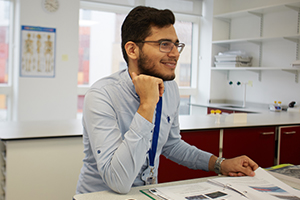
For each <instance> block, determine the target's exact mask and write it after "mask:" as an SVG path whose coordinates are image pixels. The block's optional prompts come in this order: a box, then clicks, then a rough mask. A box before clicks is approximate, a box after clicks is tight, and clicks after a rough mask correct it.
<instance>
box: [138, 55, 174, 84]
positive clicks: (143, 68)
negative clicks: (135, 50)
mask: <svg viewBox="0 0 300 200" xmlns="http://www.w3.org/2000/svg"><path fill="white" fill-rule="evenodd" d="M156 68H157V67H156V66H155V64H154V63H152V62H151V61H150V59H149V57H148V56H146V55H144V53H143V52H142V51H140V54H139V59H138V69H139V72H140V74H144V75H148V76H154V77H157V78H161V79H162V80H163V81H171V80H174V79H175V73H173V74H171V75H168V74H162V73H160V71H159V70H158V69H156Z"/></svg>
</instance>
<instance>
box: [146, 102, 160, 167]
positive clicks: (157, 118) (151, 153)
mask: <svg viewBox="0 0 300 200" xmlns="http://www.w3.org/2000/svg"><path fill="white" fill-rule="evenodd" d="M161 107H162V97H159V101H158V103H157V105H156V113H155V125H154V132H153V137H152V146H151V149H150V150H149V162H150V163H149V164H150V166H151V167H154V160H155V154H156V149H157V141H158V136H159V127H160V119H161Z"/></svg>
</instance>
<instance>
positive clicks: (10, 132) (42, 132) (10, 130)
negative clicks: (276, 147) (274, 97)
mask: <svg viewBox="0 0 300 200" xmlns="http://www.w3.org/2000/svg"><path fill="white" fill-rule="evenodd" d="M233 115H235V114H231V115H221V116H220V123H216V119H215V117H212V116H209V115H182V116H179V123H180V129H181V130H202V129H203V130H204V129H225V128H238V127H254V126H282V125H300V112H283V111H282V112H272V111H268V112H262V113H259V114H258V113H251V114H249V113H248V114H246V115H244V116H243V118H246V122H243V123H235V122H233V121H230V120H227V119H228V118H230V116H233ZM81 121H82V120H79V119H74V120H56V121H55V120H53V121H23V122H0V130H1V131H0V139H1V140H18V139H37V138H57V137H81V136H82V131H83V128H82V122H81Z"/></svg>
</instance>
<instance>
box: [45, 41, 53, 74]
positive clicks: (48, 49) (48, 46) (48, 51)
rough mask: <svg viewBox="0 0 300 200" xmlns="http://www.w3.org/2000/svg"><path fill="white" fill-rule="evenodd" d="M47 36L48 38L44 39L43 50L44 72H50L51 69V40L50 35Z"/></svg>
mask: <svg viewBox="0 0 300 200" xmlns="http://www.w3.org/2000/svg"><path fill="white" fill-rule="evenodd" d="M47 38H48V40H47V41H45V52H44V55H45V71H46V72H51V71H52V70H53V69H52V64H53V63H52V56H53V47H52V41H51V40H50V39H51V36H50V35H48V36H47Z"/></svg>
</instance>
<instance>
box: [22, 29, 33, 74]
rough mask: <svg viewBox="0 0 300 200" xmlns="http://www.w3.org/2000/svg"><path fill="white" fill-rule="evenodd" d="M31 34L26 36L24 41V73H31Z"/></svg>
mask: <svg viewBox="0 0 300 200" xmlns="http://www.w3.org/2000/svg"><path fill="white" fill-rule="evenodd" d="M30 37H31V34H30V33H28V34H27V39H26V40H25V52H24V57H23V61H24V62H23V69H25V70H26V71H31V69H30V68H31V67H30V65H31V63H32V57H33V41H32V40H31V38H30Z"/></svg>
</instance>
